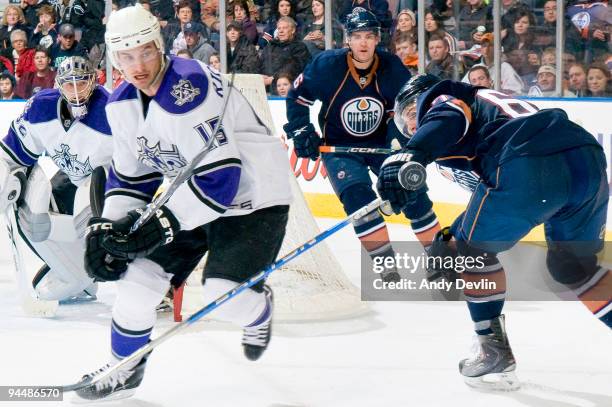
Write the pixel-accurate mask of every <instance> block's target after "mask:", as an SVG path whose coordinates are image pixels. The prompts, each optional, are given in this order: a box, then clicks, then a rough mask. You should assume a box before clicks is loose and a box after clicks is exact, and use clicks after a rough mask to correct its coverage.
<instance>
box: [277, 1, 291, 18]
mask: <svg viewBox="0 0 612 407" xmlns="http://www.w3.org/2000/svg"><path fill="white" fill-rule="evenodd" d="M289 13H291V3H289V2H288V1H281V2H279V3H278V14H280V16H281V17H287V16H288V15H289Z"/></svg>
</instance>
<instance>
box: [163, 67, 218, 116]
mask: <svg viewBox="0 0 612 407" xmlns="http://www.w3.org/2000/svg"><path fill="white" fill-rule="evenodd" d="M209 75H211V76H212V75H213V72H212V70H210V69H207V67H206V65H204V64H201V63H200V62H199V61H198V60H195V59H184V58H175V57H172V58H171V59H170V62H169V66H168V70H167V71H166V73H165V75H164V77H163V79H162V83H161V85H160V86H159V90H158V91H157V93H156V94H155V98H154V99H155V102H157V104H158V105H159V106H160V107H161V108H162V109H164V110H165V111H166V112H168V113H171V114H185V113H188V112H190V111H191V110H193V109H195V108H196V107H198V106H200V105H201V104H202V103H203V102H204V101H205V100H206V96H207V94H208V87H209V86H210V85H211V83H210V82H211V81H210V80H209ZM214 75H216V76H217V79H218V81H219V83H221V75H220V74H218V73H214Z"/></svg>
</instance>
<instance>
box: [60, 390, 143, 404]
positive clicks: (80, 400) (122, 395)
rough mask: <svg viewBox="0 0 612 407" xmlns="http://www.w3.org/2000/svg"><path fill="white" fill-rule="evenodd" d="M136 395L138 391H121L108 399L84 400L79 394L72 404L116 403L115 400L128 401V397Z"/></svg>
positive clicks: (75, 396)
mask: <svg viewBox="0 0 612 407" xmlns="http://www.w3.org/2000/svg"><path fill="white" fill-rule="evenodd" d="M134 393H136V389H128V390H119V391H116V392H114V393H111V394H110V395H108V396H107V397H104V398H102V399H95V400H90V399H84V398H81V397H79V395H78V394H75V395H74V396H73V397H72V399H71V400H70V402H71V403H72V404H91V403H102V402H107V401H115V400H122V399H126V398H128V397H132V396H133V395H134Z"/></svg>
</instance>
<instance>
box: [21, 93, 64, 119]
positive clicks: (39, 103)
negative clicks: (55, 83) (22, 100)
mask: <svg viewBox="0 0 612 407" xmlns="http://www.w3.org/2000/svg"><path fill="white" fill-rule="evenodd" d="M60 97H61V95H60V92H59V90H58V89H43V90H41V91H40V92H38V93H36V94H35V95H34V96H32V97H31V98H30V99H28V101H27V102H26V105H25V107H24V109H23V118H24V119H25V120H26V121H27V122H28V123H31V124H35V123H45V122H49V121H51V120H55V119H57V103H58V101H59V99H60Z"/></svg>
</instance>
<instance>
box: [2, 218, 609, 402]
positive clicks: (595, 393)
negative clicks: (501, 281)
mask: <svg viewBox="0 0 612 407" xmlns="http://www.w3.org/2000/svg"><path fill="white" fill-rule="evenodd" d="M319 222H320V224H321V225H322V226H323V227H325V226H329V225H331V223H332V222H333V221H332V220H320V221H319ZM409 233H410V232H409V231H408V229H407V228H406V227H404V226H398V225H392V226H391V234H392V237H394V238H395V239H405V238H407V237H409V236H410V234H409ZM0 234H1V235H2V237H1V238H0V239H1V240H0V247H2V248H3V250H2V251H1V252H0V267H1V268H2V269H1V270H0V321H2V323H1V324H0V345H1V347H0V363H1V364H0V385H60V384H68V383H72V382H74V381H76V380H78V379H79V378H80V377H81V375H82V374H84V373H87V372H90V371H93V370H95V369H98V368H99V367H101V366H102V365H103V364H104V363H106V361H107V358H108V355H109V352H108V347H109V342H110V335H109V321H110V312H111V304H112V302H113V297H114V287H113V286H112V284H106V285H105V286H104V287H102V289H101V292H100V300H101V301H99V302H98V303H95V304H88V305H81V306H63V307H60V310H59V312H58V315H57V316H56V317H54V318H51V319H35V318H28V317H25V316H24V315H23V313H22V311H21V309H20V308H19V305H18V301H17V296H16V285H15V282H14V281H15V279H14V273H13V270H12V265H11V263H10V251H9V246H8V242H7V241H6V237H5V236H4V233H0ZM328 242H329V245H330V247H331V248H332V250H333V251H334V252H335V254H336V255H337V257H338V259H339V260H340V262H341V263H342V264H343V266H344V269H345V272H346V274H347V275H348V276H349V277H350V278H351V280H352V281H353V282H355V284H358V283H359V255H358V253H359V245H358V243H357V240H356V238H355V237H354V234H353V232H352V230H351V229H345V230H343V231H341V232H340V233H339V234H338V235H337V236H335V237H332V238H330V240H329V241H328ZM509 278H510V279H511V278H512V276H509ZM371 308H372V312H371V313H370V314H368V315H366V316H363V317H361V318H358V319H355V320H345V321H338V322H333V323H318V324H299V325H282V326H281V325H276V326H275V327H274V330H275V335H274V337H273V338H272V342H271V344H270V348H269V349H268V351H267V353H266V354H265V356H264V357H263V358H262V359H261V360H260V361H259V362H255V363H253V362H249V361H247V360H246V359H245V358H244V357H243V355H242V349H241V345H240V337H241V332H240V330H238V329H231V328H230V329H228V327H227V326H222V325H220V324H211V323H198V324H196V325H195V326H194V327H193V328H192V329H191V330H190V331H188V332H187V333H185V334H182V335H180V336H177V337H175V338H172V339H171V340H170V341H168V342H166V343H165V344H162V345H161V346H160V347H159V348H158V349H156V350H155V352H154V353H153V354H152V356H151V358H150V362H149V365H148V368H147V374H146V377H145V380H144V382H143V384H142V386H141V387H140V388H139V389H138V392H137V393H136V396H135V397H133V398H132V399H128V400H124V401H120V402H119V401H118V402H111V403H103V404H102V403H101V404H99V405H104V406H132V407H162V406H164V407H166V406H168V407H182V406H185V407H190V406H194V407H196V406H197V407H221V406H232V407H259V406H262V407H281V406H282V407H297V406H300V407H304V406H309V407H310V406H326V407H327V406H334V407H335V406H351V407H357V406H367V407H371V406H372V407H374V406H376V407H378V406H414V407H423V406H443V407H455V406H461V407H463V406H465V407H479V406H483V407H484V406H486V407H509V406H534V407H535V406H537V407H574V406H581V407H582V406H584V407H594V406H598V407H610V406H612V352H611V351H610V348H611V347H610V345H612V335H611V333H610V332H609V331H608V329H607V328H605V327H604V326H603V324H601V323H600V322H598V321H597V320H596V319H595V318H594V317H593V316H592V315H590V314H589V312H588V311H587V310H586V309H585V308H584V307H583V306H582V305H581V304H578V303H560V302H532V303H518V302H512V303H508V304H507V305H506V308H505V313H506V315H507V328H508V331H509V335H510V340H511V343H512V346H513V349H514V352H515V356H516V358H517V360H518V370H517V374H518V376H519V378H520V379H521V380H522V382H523V389H522V390H520V391H518V392H514V393H497V394H488V393H481V392H476V391H474V390H471V389H469V388H468V387H466V386H465V385H464V384H463V382H462V380H461V378H460V376H459V374H458V371H457V362H458V361H459V359H461V358H462V357H464V356H465V355H466V353H467V352H468V350H469V348H470V344H471V339H472V338H471V337H472V331H471V323H470V320H469V315H468V312H467V308H466V306H465V304H463V303H441V302H437V303H394V302H386V303H385V302H381V303H375V304H372V307H371ZM171 325H172V322H170V318H169V317H166V316H163V317H160V320H159V321H158V326H157V328H156V331H155V332H161V331H163V330H166V329H168V328H169V327H170V326H171ZM70 397H71V396H70V395H66V397H65V398H66V399H70ZM0 405H2V406H4V405H15V406H22V407H25V406H39V407H40V406H52V405H70V403H69V402H68V401H64V402H63V403H51V402H47V403H40V402H19V403H5V402H0Z"/></svg>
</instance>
